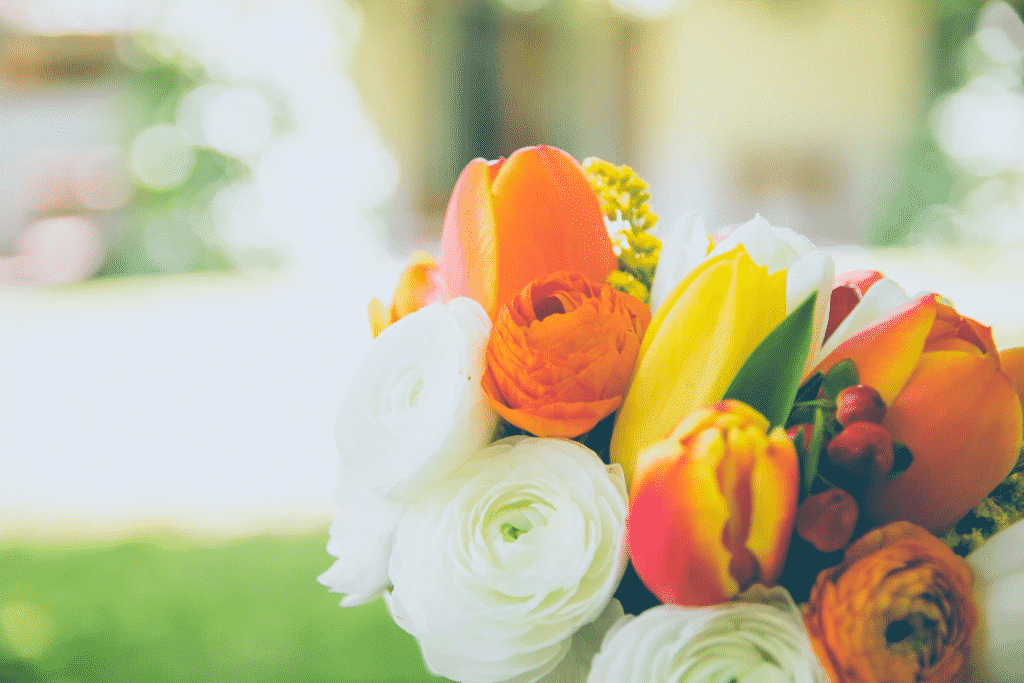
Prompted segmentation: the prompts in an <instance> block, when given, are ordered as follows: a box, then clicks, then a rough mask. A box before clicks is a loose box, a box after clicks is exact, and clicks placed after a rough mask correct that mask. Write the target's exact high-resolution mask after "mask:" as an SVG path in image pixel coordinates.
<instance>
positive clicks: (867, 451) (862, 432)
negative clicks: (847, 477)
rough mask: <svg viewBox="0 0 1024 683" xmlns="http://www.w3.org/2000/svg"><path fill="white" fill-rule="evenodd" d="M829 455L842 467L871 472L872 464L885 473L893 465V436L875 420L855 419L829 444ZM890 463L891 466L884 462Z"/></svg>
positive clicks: (854, 471)
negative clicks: (863, 420)
mask: <svg viewBox="0 0 1024 683" xmlns="http://www.w3.org/2000/svg"><path fill="white" fill-rule="evenodd" d="M827 452H828V459H829V460H831V461H832V463H833V464H834V465H836V466H838V467H842V468H843V469H844V470H847V471H848V472H851V473H852V474H855V475H857V476H861V475H864V474H867V472H868V468H869V467H876V466H875V465H874V463H876V462H877V463H878V465H877V468H878V469H877V471H878V472H880V471H881V470H882V469H885V472H884V473H883V474H882V476H884V475H885V474H888V473H889V470H891V469H892V463H893V454H892V439H891V438H890V437H889V432H887V431H886V430H885V428H884V427H880V426H878V425H876V424H873V423H871V422H854V423H853V424H851V425H849V426H848V427H846V429H844V430H843V431H841V432H839V433H838V434H836V436H835V437H833V438H832V440H831V441H830V442H829V444H828V451H827ZM886 463H888V468H884V467H883V466H884V465H885V464H886Z"/></svg>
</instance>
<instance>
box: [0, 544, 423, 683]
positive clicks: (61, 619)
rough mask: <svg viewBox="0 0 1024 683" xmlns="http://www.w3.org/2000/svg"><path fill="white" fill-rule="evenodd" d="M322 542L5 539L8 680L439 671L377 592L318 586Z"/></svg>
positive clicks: (4, 669) (138, 681) (405, 677)
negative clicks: (352, 603)
mask: <svg viewBox="0 0 1024 683" xmlns="http://www.w3.org/2000/svg"><path fill="white" fill-rule="evenodd" d="M326 541H327V534H326V532H322V533H315V534H308V535H301V536H259V537H254V538H249V539H244V540H237V541H233V542H230V543H226V544H223V545H217V546H208V545H200V544H196V543H193V542H189V541H186V540H183V539H182V538H180V537H173V536H166V537H152V536H150V537H139V538H136V539H132V540H130V541H127V542H123V543H120V544H116V545H108V546H101V545H94V546H84V547H59V546H58V545H56V544H47V545H28V544H22V545H21V546H20V547H18V546H11V545H10V544H8V545H6V546H0V567H2V568H3V571H2V572H0V683H15V682H17V683H22V682H34V681H40V682H48V683H91V682H97V683H99V682H101V681H102V682H103V683H108V682H109V681H132V682H133V683H143V682H150V681H152V682H162V681H168V682H169V681H190V682H191V681H218V683H231V682H234V681H237V682H239V683H241V682H243V681H245V682H250V681H288V682H289V683H300V682H306V681H413V682H415V681H438V680H440V679H438V678H435V677H433V676H431V675H429V674H428V673H427V672H426V669H425V668H424V665H423V660H422V657H421V656H420V652H419V649H418V647H417V645H416V643H415V640H414V639H413V638H412V636H409V635H408V634H406V633H405V632H404V631H402V630H401V629H399V628H398V627H397V626H396V625H395V624H394V622H393V621H392V620H391V617H390V615H389V614H388V613H387V610H386V608H385V607H384V604H383V602H382V601H380V600H378V601H376V602H374V603H371V604H369V605H364V606H362V607H355V608H349V609H341V608H340V607H338V601H339V596H337V595H333V594H330V593H328V592H327V589H326V588H324V587H322V586H320V585H319V584H318V583H316V576H317V575H318V574H320V573H321V572H323V571H324V570H325V569H327V567H328V566H329V565H330V562H331V558H330V557H329V556H327V554H326V553H325V552H324V544H325V543H326Z"/></svg>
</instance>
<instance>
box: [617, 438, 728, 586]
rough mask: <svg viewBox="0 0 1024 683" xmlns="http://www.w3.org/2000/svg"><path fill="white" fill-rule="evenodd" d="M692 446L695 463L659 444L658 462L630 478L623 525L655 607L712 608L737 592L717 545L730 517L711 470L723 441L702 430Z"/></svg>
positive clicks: (670, 445)
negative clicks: (632, 487) (633, 481)
mask: <svg viewBox="0 0 1024 683" xmlns="http://www.w3.org/2000/svg"><path fill="white" fill-rule="evenodd" d="M698 441H699V444H696V445H695V446H694V449H693V450H694V451H695V452H697V453H700V454H701V456H700V457H699V458H698V459H686V458H678V457H677V456H678V443H675V444H673V443H670V442H664V443H665V444H667V448H666V449H665V451H666V455H665V457H662V458H660V459H655V461H654V462H653V464H652V465H651V466H650V467H649V468H647V469H645V470H643V473H642V474H641V475H640V476H639V478H638V479H637V482H636V487H635V490H634V492H633V495H632V496H631V497H630V506H629V517H628V518H627V521H626V525H627V528H628V541H629V554H630V557H631V558H632V560H633V565H634V567H636V570H637V573H638V574H639V575H640V576H641V577H644V578H643V580H644V583H645V584H647V585H648V587H650V588H651V589H652V590H654V591H656V594H657V596H658V598H659V599H660V600H661V601H662V602H666V603H670V604H676V605H692V606H706V605H714V604H717V603H719V602H723V601H725V600H727V599H729V598H730V597H732V596H733V595H736V594H737V593H738V592H739V591H740V586H739V584H738V583H737V581H736V579H735V578H733V576H732V575H731V574H730V573H729V563H730V559H731V553H730V552H729V551H728V550H727V549H726V547H725V545H724V544H723V543H722V539H723V535H724V533H725V529H726V524H727V522H728V520H729V516H730V512H729V505H728V502H727V501H726V498H725V496H724V495H723V494H722V491H721V490H720V488H719V483H718V476H717V469H718V465H719V463H720V462H721V460H722V458H723V456H724V455H725V442H724V439H723V438H722V436H721V435H720V434H714V433H712V432H710V431H709V432H705V434H704V435H701V437H700V438H699V439H698ZM661 446H662V444H658V445H657V446H655V447H654V448H659V447H661ZM680 577H685V578H682V579H680Z"/></svg>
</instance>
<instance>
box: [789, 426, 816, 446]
mask: <svg viewBox="0 0 1024 683" xmlns="http://www.w3.org/2000/svg"><path fill="white" fill-rule="evenodd" d="M801 429H802V430H804V450H805V451H806V450H809V449H810V448H811V436H812V435H813V434H814V425H812V424H807V423H806V422H805V423H803V424H798V425H793V426H792V427H790V428H789V429H787V430H786V436H788V437H789V440H790V441H792V442H794V443H796V433H797V432H798V431H800V430H801Z"/></svg>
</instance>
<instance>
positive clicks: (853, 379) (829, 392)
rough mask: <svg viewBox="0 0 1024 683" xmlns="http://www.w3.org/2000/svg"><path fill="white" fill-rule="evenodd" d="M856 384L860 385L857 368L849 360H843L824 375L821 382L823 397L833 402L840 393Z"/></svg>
mask: <svg viewBox="0 0 1024 683" xmlns="http://www.w3.org/2000/svg"><path fill="white" fill-rule="evenodd" d="M857 384H860V375H859V374H858V373H857V366H856V365H854V363H853V361H852V360H850V359H849V358H844V359H843V360H841V361H839V362H838V363H836V364H835V365H833V366H832V369H830V370H829V371H828V372H827V373H825V381H824V382H822V388H823V389H824V390H825V395H826V396H828V397H829V399H831V400H833V401H834V400H836V396H838V395H839V392H840V391H842V390H843V389H845V388H846V387H852V386H856V385H857Z"/></svg>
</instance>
